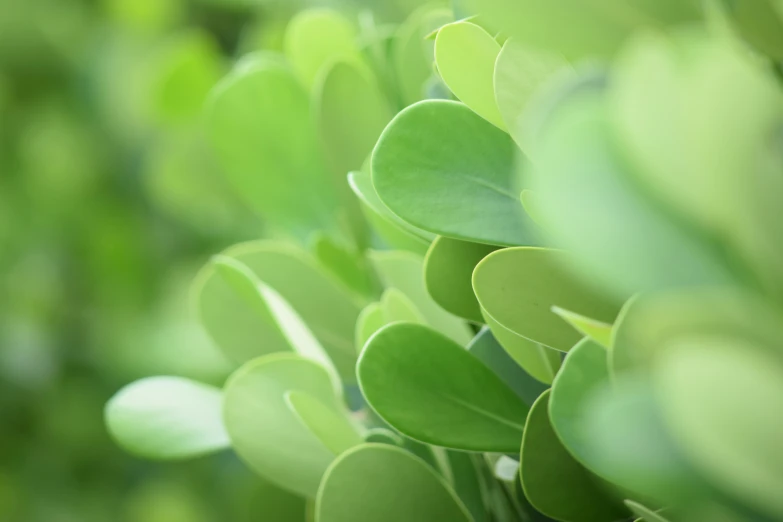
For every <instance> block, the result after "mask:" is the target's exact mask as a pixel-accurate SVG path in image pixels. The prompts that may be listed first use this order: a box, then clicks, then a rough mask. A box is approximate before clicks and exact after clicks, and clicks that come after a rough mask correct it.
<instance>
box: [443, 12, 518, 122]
mask: <svg viewBox="0 0 783 522" xmlns="http://www.w3.org/2000/svg"><path fill="white" fill-rule="evenodd" d="M499 53H500V45H499V44H498V43H497V41H495V39H494V38H492V36H491V35H490V34H489V33H487V32H486V31H485V30H484V29H482V28H481V27H479V26H478V25H476V24H472V23H470V22H455V23H453V24H448V25H446V26H444V27H442V28H440V30H438V36H437V38H436V39H435V63H436V64H437V66H438V73H439V74H440V76H441V78H443V81H444V82H445V83H446V85H447V86H448V88H449V89H450V90H451V92H453V93H454V95H455V96H456V97H457V98H459V99H460V100H461V101H462V102H463V103H464V104H465V105H467V106H468V107H470V108H471V110H473V111H474V112H475V113H476V114H478V115H479V116H481V117H482V118H484V119H485V120H487V121H488V122H490V123H492V124H493V125H495V126H496V127H498V128H500V129H502V130H505V128H506V125H505V123H504V122H503V117H502V116H501V115H500V111H499V110H498V105H497V103H495V89H494V84H493V75H494V71H495V60H496V59H497V57H498V54H499Z"/></svg>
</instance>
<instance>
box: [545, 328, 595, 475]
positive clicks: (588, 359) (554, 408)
mask: <svg viewBox="0 0 783 522" xmlns="http://www.w3.org/2000/svg"><path fill="white" fill-rule="evenodd" d="M607 382H609V369H608V367H607V353H606V350H605V349H604V348H603V347H602V346H601V345H599V344H598V343H596V342H595V341H592V340H590V339H584V340H582V341H580V342H579V343H578V344H577V345H576V346H574V349H573V350H571V352H569V354H568V355H567V356H566V358H565V361H564V362H563V367H562V368H561V369H560V373H559V374H558V375H557V377H556V378H555V382H554V383H552V398H551V400H550V401H549V402H550V404H549V413H550V416H551V421H552V427H553V428H554V430H555V432H557V435H558V437H559V438H560V440H561V441H563V445H564V446H565V447H566V448H567V449H568V451H569V452H570V453H571V454H572V455H573V456H574V457H575V458H576V459H577V460H579V461H580V462H581V463H583V464H584V465H586V466H588V467H589V459H588V458H586V456H587V455H588V454H589V449H588V446H589V441H588V440H587V435H586V433H585V430H584V427H583V423H582V422H581V419H582V418H583V416H584V411H585V403H586V402H587V400H588V399H589V397H590V394H591V393H593V392H595V391H596V390H599V389H600V388H601V387H602V386H603V385H604V384H605V383H607Z"/></svg>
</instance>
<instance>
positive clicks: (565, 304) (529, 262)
mask: <svg viewBox="0 0 783 522" xmlns="http://www.w3.org/2000/svg"><path fill="white" fill-rule="evenodd" d="M573 262H574V261H573V260H572V259H571V258H570V256H569V255H568V254H566V253H564V252H561V251H558V250H550V249H544V248H527V247H520V248H507V249H503V250H499V251H497V252H494V253H492V254H490V255H489V256H487V257H486V258H484V260H483V261H481V262H480V263H479V264H478V266H476V270H475V272H474V273H473V288H474V290H475V291H476V296H477V297H478V300H479V302H480V303H481V306H482V308H483V309H484V311H485V312H486V313H487V314H488V315H490V316H491V317H492V318H493V319H494V320H495V321H497V322H498V323H499V324H501V325H502V326H504V327H505V328H508V329H509V330H511V331H512V332H515V333H517V334H519V335H521V336H523V337H525V338H527V339H530V340H531V341H534V342H537V343H541V344H543V345H545V346H549V347H551V348H555V349H557V350H561V351H568V350H570V349H571V347H572V346H573V345H574V344H576V342H577V341H579V339H581V337H582V336H581V335H580V334H579V332H577V331H576V330H575V329H574V328H572V327H571V326H570V325H569V324H568V323H566V322H565V321H564V320H563V319H562V318H561V317H559V316H558V315H557V314H555V313H554V312H553V311H552V307H553V306H557V307H562V308H565V309H567V310H571V311H574V312H576V313H578V314H581V315H584V316H587V317H592V318H594V319H597V320H599V321H603V322H606V323H612V322H613V321H614V319H615V317H616V316H617V312H618V310H619V306H618V305H616V304H614V303H613V302H611V301H610V300H607V299H606V298H604V297H603V296H601V295H600V294H598V293H596V292H594V291H593V290H592V289H590V288H588V287H586V286H585V285H583V284H582V283H581V281H579V280H577V279H575V278H574V277H573V276H572V275H571V274H570V272H568V271H567V270H566V269H565V268H564V267H567V266H568V264H569V263H573Z"/></svg>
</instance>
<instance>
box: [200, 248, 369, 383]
mask: <svg viewBox="0 0 783 522" xmlns="http://www.w3.org/2000/svg"><path fill="white" fill-rule="evenodd" d="M221 255H222V256H226V257H229V258H233V259H236V260H237V261H239V262H240V263H242V264H244V265H246V266H247V267H248V268H250V269H251V270H252V272H253V273H254V274H255V276H256V277H257V278H258V279H260V280H261V281H263V282H264V283H265V284H267V285H268V286H270V287H271V288H273V289H274V290H276V291H277V292H278V293H279V294H280V295H281V296H282V297H283V299H285V300H286V301H287V302H288V303H289V304H290V305H291V306H292V307H293V308H294V310H296V313H297V314H298V315H299V316H300V317H301V318H302V320H303V321H304V322H305V323H306V324H307V327H308V328H309V329H310V330H311V331H312V332H313V334H314V335H315V336H316V338H317V339H318V340H319V342H320V344H321V345H322V346H323V347H324V349H325V350H326V351H327V353H328V354H329V357H330V358H331V360H332V361H333V362H334V364H335V366H336V367H337V368H338V371H339V372H340V374H341V376H342V377H343V378H344V379H346V380H347V381H350V380H352V379H353V377H352V375H353V374H354V370H353V367H354V363H355V359H356V352H355V350H354V329H355V324H356V319H357V317H358V316H359V312H360V310H361V306H362V305H361V303H358V302H356V299H355V297H354V296H353V295H352V294H350V293H349V292H347V291H346V290H345V289H344V288H343V287H342V286H341V285H340V284H339V283H338V282H336V281H335V280H334V279H333V278H332V277H331V276H330V275H329V274H327V273H325V272H324V271H323V269H322V268H321V267H320V266H318V264H317V263H316V262H315V261H314V260H313V259H312V257H311V256H309V255H308V254H307V252H305V251H304V250H302V249H300V248H298V247H295V246H292V245H289V244H287V243H280V242H275V241H254V242H249V243H243V244H240V245H236V246H234V247H231V248H229V249H228V250H226V251H224V252H223V253H222V254H221ZM193 300H194V304H195V306H196V307H197V311H198V315H199V318H200V320H201V322H202V324H203V325H204V327H205V329H206V330H207V332H208V333H209V335H210V337H211V338H212V339H213V340H214V342H215V343H216V344H217V345H218V346H219V347H220V348H221V349H222V350H223V352H224V353H226V355H228V356H229V357H230V358H231V359H233V360H234V361H235V362H237V363H243V362H246V361H248V360H250V359H253V358H255V357H258V356H260V355H265V354H268V353H274V352H280V351H289V350H290V349H291V348H290V346H289V344H288V342H287V341H286V339H285V338H284V337H283V335H282V334H281V333H280V331H279V329H278V328H277V327H276V325H275V324H274V321H272V319H271V316H270V315H268V314H266V313H265V312H263V313H259V312H258V310H254V309H253V308H252V307H250V306H248V305H247V303H246V301H245V300H243V299H242V298H241V296H239V295H237V293H236V291H235V289H234V288H233V287H232V286H231V285H229V284H228V283H227V282H226V281H225V280H224V279H223V278H222V277H221V276H220V275H219V274H218V273H217V272H216V270H215V267H214V265H212V264H208V265H207V266H205V267H204V269H202V271H201V272H200V273H199V275H198V276H197V277H196V280H195V282H194V285H193Z"/></svg>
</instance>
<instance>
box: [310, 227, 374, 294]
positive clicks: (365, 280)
mask: <svg viewBox="0 0 783 522" xmlns="http://www.w3.org/2000/svg"><path fill="white" fill-rule="evenodd" d="M312 251H313V253H314V255H315V257H316V259H318V261H319V262H320V263H321V266H323V267H324V268H325V269H326V270H328V271H329V273H331V274H332V275H334V276H335V277H336V278H337V279H338V280H339V281H340V282H341V283H343V284H344V285H345V286H346V287H347V288H348V289H349V290H350V291H352V292H355V293H356V294H358V295H359V296H360V298H367V297H373V296H374V295H377V288H376V287H377V281H376V280H375V278H374V277H373V274H372V273H371V271H370V266H369V263H368V262H367V260H366V259H365V258H364V256H362V255H361V254H358V253H356V252H354V251H352V250H350V249H348V248H346V247H345V246H344V245H342V244H340V243H337V242H335V241H334V240H333V239H332V238H330V237H328V236H326V235H324V234H317V235H316V236H315V239H314V240H313V244H312Z"/></svg>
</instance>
